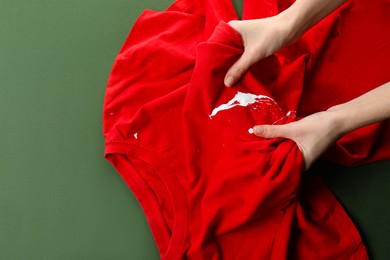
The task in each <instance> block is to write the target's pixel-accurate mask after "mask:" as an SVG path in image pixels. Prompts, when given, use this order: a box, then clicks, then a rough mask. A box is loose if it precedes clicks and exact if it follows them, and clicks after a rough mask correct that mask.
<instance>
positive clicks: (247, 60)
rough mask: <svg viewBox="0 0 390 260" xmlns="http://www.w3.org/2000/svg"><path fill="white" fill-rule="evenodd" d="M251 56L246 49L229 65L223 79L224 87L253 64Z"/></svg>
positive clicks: (233, 82)
mask: <svg viewBox="0 0 390 260" xmlns="http://www.w3.org/2000/svg"><path fill="white" fill-rule="evenodd" d="M252 57H253V55H250V54H249V53H248V52H247V51H244V53H243V54H242V56H241V57H240V58H239V59H238V60H237V61H236V63H234V64H233V66H232V67H230V69H229V70H228V72H227V73H226V76H225V80H224V83H225V86H226V87H231V86H233V85H234V84H235V83H236V82H237V81H238V80H239V79H240V78H241V77H242V76H243V75H244V73H245V72H246V71H247V70H248V69H249V67H250V66H252V65H253V63H254V60H253V58H252Z"/></svg>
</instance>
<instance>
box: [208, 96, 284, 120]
mask: <svg viewBox="0 0 390 260" xmlns="http://www.w3.org/2000/svg"><path fill="white" fill-rule="evenodd" d="M261 102H268V103H269V102H272V103H273V104H275V105H276V106H278V104H277V103H276V102H275V100H273V99H272V98H270V97H268V96H264V95H254V94H251V93H242V92H239V91H238V92H237V94H236V95H235V96H234V97H233V99H231V100H230V101H229V102H228V103H226V104H222V105H220V106H219V107H217V108H214V110H213V111H212V112H211V115H210V118H211V117H213V116H215V115H216V114H217V113H218V112H220V111H223V110H228V109H231V108H233V107H236V106H242V107H246V106H248V105H252V104H255V103H261ZM278 107H279V106H278Z"/></svg>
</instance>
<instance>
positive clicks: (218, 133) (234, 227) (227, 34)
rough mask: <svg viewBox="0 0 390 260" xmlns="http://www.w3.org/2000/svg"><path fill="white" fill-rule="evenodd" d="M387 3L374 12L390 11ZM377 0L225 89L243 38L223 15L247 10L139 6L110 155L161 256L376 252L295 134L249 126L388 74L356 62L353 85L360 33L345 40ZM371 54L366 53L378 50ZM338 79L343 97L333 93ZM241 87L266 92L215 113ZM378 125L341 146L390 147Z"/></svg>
mask: <svg viewBox="0 0 390 260" xmlns="http://www.w3.org/2000/svg"><path fill="white" fill-rule="evenodd" d="M281 2H283V5H282V4H281V3H280V4H279V3H277V2H274V1H266V0H252V1H249V0H247V1H245V3H244V15H243V17H244V18H246V19H249V18H256V17H266V16H270V15H275V14H277V13H278V12H280V11H281V10H283V9H284V8H286V7H287V6H288V5H286V2H285V1H281ZM379 2H380V1H379ZM381 3H382V4H383V8H381V9H378V10H376V11H375V13H380V12H382V11H383V12H386V10H388V4H386V2H385V1H382V2H381ZM371 4H372V3H365V2H364V1H356V2H349V3H348V4H346V5H344V6H343V7H342V8H340V9H339V10H338V11H337V12H335V13H334V14H332V15H331V16H329V17H328V18H327V19H325V20H324V21H322V22H321V23H320V24H318V25H316V26H315V27H314V28H313V29H311V30H310V31H309V32H308V33H307V34H306V35H305V36H304V37H303V38H302V39H301V40H299V41H298V42H297V43H296V44H294V45H292V46H289V47H288V48H285V49H284V50H283V51H280V52H279V53H277V54H275V55H273V56H272V57H269V58H267V59H264V60H262V61H260V62H259V63H257V64H255V65H254V66H253V67H252V68H251V69H250V71H248V73H246V75H245V76H244V77H243V79H242V80H241V81H240V82H238V83H237V85H236V86H235V87H233V88H225V87H224V85H223V78H224V75H225V74H226V71H227V70H228V68H229V67H230V66H231V65H232V64H233V63H234V61H236V60H237V59H238V58H239V56H240V55H241V54H242V52H243V46H242V42H241V38H240V35H239V34H238V33H237V32H235V31H234V30H233V29H232V28H231V27H229V26H228V25H227V24H226V23H225V22H226V21H229V20H232V19H236V18H237V17H236V15H235V12H234V9H233V7H232V5H231V3H230V1H227V0H219V1H217V0H214V1H212V0H204V1H199V0H182V1H176V2H175V3H174V4H173V5H172V6H171V7H170V8H168V10H167V11H164V12H155V11H145V12H144V13H143V14H142V15H141V17H140V18H139V19H138V20H137V22H136V24H135V25H134V27H133V29H132V31H131V33H130V35H129V37H128V39H127V40H126V42H125V44H124V45H123V47H122V49H121V51H120V53H119V54H118V56H117V58H116V60H115V63H114V66H113V69H112V71H111V74H110V78H109V81H108V86H107V92H106V98H105V105H104V135H105V138H106V150H105V156H106V158H107V159H108V160H109V161H110V162H111V163H112V164H113V165H114V166H115V168H116V169H117V170H118V172H119V173H120V174H121V176H122V177H123V178H124V180H125V181H126V183H127V184H128V185H129V187H130V188H131V189H132V191H133V192H134V194H135V195H136V197H137V198H138V200H139V202H140V204H141V206H142V207H143V209H144V211H145V215H146V217H147V220H148V223H149V225H150V228H151V231H152V233H153V236H154V238H155V241H156V244H157V246H158V248H159V250H160V253H161V258H162V259H367V258H368V257H367V253H366V250H365V247H364V245H363V243H362V241H361V238H360V236H359V234H358V232H357V230H356V228H355V227H354V225H353V223H352V221H351V220H350V219H349V217H348V216H347V214H346V213H345V212H344V210H343V209H342V207H341V206H340V204H339V203H338V202H337V200H336V199H335V198H334V197H333V196H332V194H331V193H330V192H329V191H328V189H327V188H326V186H325V185H324V184H323V182H322V181H321V179H317V178H309V179H307V180H306V179H305V180H302V178H301V172H302V156H301V153H300V151H299V149H298V148H297V146H296V145H295V143H294V142H293V141H291V140H285V139H280V138H278V139H270V140H267V139H261V138H257V137H255V136H254V135H251V134H250V133H249V132H248V129H249V128H250V127H252V126H253V125H255V124H262V123H268V124H272V123H277V124H282V123H286V122H289V121H293V120H295V116H296V114H298V116H303V115H306V114H309V113H312V112H315V111H319V110H322V109H326V108H327V107H329V106H330V105H332V104H335V103H337V102H340V101H343V100H347V99H348V98H352V97H354V96H356V95H357V94H358V93H361V92H362V91H367V90H368V89H370V88H374V87H376V86H379V83H383V81H385V80H390V78H389V73H388V72H386V71H385V70H384V69H382V70H379V71H378V69H375V68H370V69H371V70H372V71H370V72H368V73H367V74H364V73H358V74H356V75H355V74H354V77H360V78H361V80H358V79H356V82H361V83H362V84H361V85H358V86H356V89H352V88H348V89H345V88H344V85H345V84H347V83H348V79H346V78H345V71H346V70H347V68H345V67H344V66H345V64H344V63H348V61H344V59H347V58H349V57H350V56H351V55H352V54H351V53H352V50H349V49H348V48H351V49H353V47H351V43H353V44H356V43H355V40H356V39H355V38H354V37H353V33H356V32H351V33H350V36H349V37H346V39H344V40H342V39H343V35H344V34H343V33H341V32H340V30H341V28H344V27H345V28H349V29H348V30H352V29H354V27H353V23H355V22H356V20H358V19H357V18H356V16H358V14H359V13H360V12H363V11H364V10H373V9H367V8H371V7H370V6H371ZM386 8H387V9H386ZM350 13H353V15H349V14H350ZM344 16H345V17H346V19H344ZM382 18H383V19H382V20H381V19H377V18H375V19H377V20H378V21H377V22H378V24H376V23H374V25H376V26H377V27H376V28H375V29H376V30H378V33H379V31H380V30H382V31H386V30H388V29H387V28H390V27H389V25H390V24H389V21H386V19H384V16H383V17H382ZM375 21H376V20H375ZM351 24H352V25H351ZM356 26H360V23H357V25H356ZM355 29H356V28H355ZM363 29H364V30H370V29H369V26H368V25H367V26H366V27H363ZM359 30H361V28H360V27H359ZM359 32H360V31H359ZM367 33H368V32H367ZM360 34H361V33H359V34H358V35H360ZM368 34H369V33H368ZM385 37H387V38H388V36H384V38H385ZM360 40H361V39H360ZM343 41H346V43H343V44H341V43H340V44H339V43H338V42H343ZM361 41H363V42H365V44H368V43H370V44H371V40H370V39H366V40H361ZM348 42H349V43H350V45H348V44H347V43H348ZM389 42H390V40H388V39H387V41H384V42H382V45H381V46H385V45H386V44H387V45H388V44H389ZM352 46H358V47H361V44H360V43H359V44H356V45H352ZM339 48H344V49H345V52H339V50H340V49H339ZM375 48H377V49H378V50H379V49H380V48H382V49H384V47H380V48H379V46H377V47H375ZM355 51H356V49H355ZM329 53H332V54H329ZM383 53H384V54H385V55H387V56H386V57H387V59H386V57H385V56H383V57H380V56H375V57H373V59H374V60H377V61H378V60H380V61H381V62H382V63H379V64H384V63H386V62H388V61H389V60H390V59H389V57H390V55H388V51H384V52H383ZM328 55H330V57H331V58H329V59H327V56H328ZM359 55H360V59H362V60H363V61H366V60H368V58H369V57H372V53H359ZM365 55H368V56H365ZM356 64H357V65H356V66H357V67H358V65H359V64H361V66H363V65H362V64H363V63H359V62H357V63H356ZM364 64H365V63H364ZM375 64H377V63H375ZM338 66H340V69H337V67H338ZM366 69H367V68H366ZM330 70H332V71H335V72H334V73H333V74H332V75H333V76H330V74H329V73H327V71H330ZM355 70H356V71H357V69H355ZM355 70H354V71H355ZM342 71H344V73H343V72H342ZM373 73H377V74H375V75H377V76H376V77H375V78H373V79H370V78H367V75H369V76H372V75H373ZM379 75H380V76H379ZM386 77H387V78H386ZM354 81H355V78H354ZM319 82H320V83H321V84H322V85H320V86H319V87H318V91H317V90H316V88H317V84H319ZM346 82H347V83H346ZM363 83H364V84H363ZM366 83H367V84H366ZM377 83H378V84H377ZM348 84H349V83H348ZM363 85H364V86H363ZM327 86H328V88H326V87H327ZM329 86H332V88H329ZM347 86H349V85H347ZM360 87H361V88H360ZM363 87H364V88H365V89H364V90H362V88H363ZM330 89H331V91H332V92H331V93H332V97H333V98H331V99H329V98H328V97H324V95H325V94H327V95H329V93H328V91H330ZM240 93H241V94H240ZM245 94H246V95H247V96H245ZM237 95H238V96H240V95H241V96H240V97H242V95H244V96H245V97H246V98H253V96H250V95H255V96H257V98H255V99H253V100H252V101H251V102H249V104H248V105H247V106H244V105H243V104H241V106H240V105H239V104H238V101H236V102H234V103H231V105H236V106H234V107H231V108H230V109H226V110H221V111H219V112H218V113H216V114H214V115H213V112H214V111H215V110H214V109H217V108H221V105H222V106H223V105H227V104H229V101H232V100H233V101H234V99H235V98H236V97H237ZM260 95H264V96H267V97H269V98H262V96H260ZM309 100H310V101H309ZM313 100H314V101H313ZM241 101H242V100H241ZM241 101H240V102H241ZM244 101H245V102H247V101H248V100H244ZM245 102H244V103H245ZM376 127H377V128H376ZM376 127H374V128H372V127H371V128H370V127H368V128H366V130H364V133H365V134H366V135H367V136H369V137H370V138H371V139H370V140H371V142H369V143H368V144H369V145H367V144H366V143H365V142H363V145H361V146H359V145H356V144H360V141H359V140H360V138H361V136H360V135H359V132H358V131H357V132H355V133H352V134H350V135H349V136H348V137H346V138H345V139H342V140H341V141H340V142H339V143H338V145H337V146H336V148H334V149H335V151H336V152H335V153H334V155H336V156H332V155H333V154H330V155H329V158H330V159H332V160H334V161H338V162H342V163H346V164H353V163H359V162H365V161H373V160H377V159H389V158H390V154H389V149H386V147H387V148H388V145H389V142H388V139H384V138H386V136H388V135H389V131H388V130H387V128H386V127H387V124H386V123H382V124H377V126H376ZM378 129H380V130H378ZM377 131H381V135H378V134H377V133H378V132H377ZM379 140H380V142H381V143H380V145H378V143H376V144H375V145H374V146H373V145H372V143H373V142H379ZM383 140H387V142H384V141H383ZM354 144H355V145H354ZM373 148H375V149H373ZM356 154H360V155H361V154H365V155H367V154H369V156H364V157H359V156H356ZM340 158H341V159H340Z"/></svg>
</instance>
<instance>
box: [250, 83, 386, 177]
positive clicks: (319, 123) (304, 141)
mask: <svg viewBox="0 0 390 260" xmlns="http://www.w3.org/2000/svg"><path fill="white" fill-rule="evenodd" d="M389 100H390V82H387V83H385V84H383V85H381V86H380V87H378V88H375V89H373V90H371V91H369V92H367V93H366V94H364V95H362V96H360V97H357V98H355V99H353V100H351V101H349V102H346V103H343V104H340V105H337V106H333V107H331V108H329V109H328V110H326V111H321V112H318V113H314V114H312V115H310V116H307V117H305V118H303V119H301V120H299V121H295V122H292V123H288V124H284V125H258V126H254V127H253V132H254V134H255V135H257V136H259V137H264V138H274V137H283V138H288V139H291V140H293V141H295V143H296V144H297V145H298V147H299V148H300V150H301V151H302V154H303V158H304V162H305V169H308V168H310V166H311V165H312V164H313V163H314V162H315V160H316V159H318V157H320V156H321V154H322V153H323V152H324V151H325V150H326V149H327V148H328V147H329V146H331V145H332V144H333V143H334V142H336V141H337V140H338V139H339V138H340V137H342V136H343V135H344V134H346V133H348V132H350V131H353V130H355V129H357V128H360V127H362V126H366V125H369V124H372V123H375V122H379V121H383V120H386V119H389V118H390V102H389ZM362 107H364V109H362Z"/></svg>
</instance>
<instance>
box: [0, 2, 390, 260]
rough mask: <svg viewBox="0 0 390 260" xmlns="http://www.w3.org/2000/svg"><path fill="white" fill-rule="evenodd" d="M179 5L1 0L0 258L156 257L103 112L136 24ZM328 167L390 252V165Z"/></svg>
mask: <svg viewBox="0 0 390 260" xmlns="http://www.w3.org/2000/svg"><path fill="white" fill-rule="evenodd" d="M170 3H171V1H166V0H165V1H153V0H149V1H145V0H144V1H135V0H132V1H131V0H114V1H109V0H94V1H92V0H66V1H59V0H58V1H55V0H36V1H29V0H1V2H0V124H1V127H0V259H72V260H73V259H74V260H76V259H158V258H159V255H158V251H157V248H156V246H155V244H154V242H153V239H152V235H151V233H150V231H149V228H148V226H147V223H146V220H145V218H144V215H143V212H142V210H141V208H140V206H139V204H138V202H137V201H136V199H135V198H134V196H133V194H132V193H131V191H130V190H129V189H128V188H127V186H126V184H125V183H124V181H122V179H121V177H120V176H119V175H118V174H117V173H116V171H115V170H114V169H113V168H112V166H111V165H110V164H109V163H107V162H106V161H105V160H104V159H103V149H104V146H103V142H104V140H103V137H102V126H101V124H102V123H101V112H102V105H103V98H104V92H105V84H106V81H107V77H108V74H109V71H110V68H111V66H112V63H113V60H114V58H115V56H116V54H117V52H118V51H119V48H120V47H121V45H122V43H123V41H124V40H125V38H126V36H127V34H128V31H129V30H130V28H131V26H132V24H133V22H134V21H135V19H136V18H137V17H138V15H139V14H140V13H141V12H142V10H143V9H145V8H149V9H158V10H163V9H165V8H166V7H167V6H168V5H169V4H170ZM239 3H240V1H235V6H236V7H240V4H239ZM320 167H321V169H326V170H327V172H329V174H327V182H328V183H329V184H330V186H331V187H332V189H333V190H334V191H335V193H336V195H337V196H338V197H339V198H340V200H341V201H342V203H343V204H344V205H345V207H346V208H347V210H348V211H349V212H350V213H351V215H352V217H353V219H354V220H355V221H356V222H357V224H358V226H359V228H360V230H361V231H362V234H363V235H364V237H365V239H366V241H367V242H368V244H367V245H368V247H369V250H370V252H371V254H372V255H373V256H374V257H373V259H390V258H389V254H390V253H389V252H390V250H388V249H387V247H388V245H389V244H390V243H389V242H390V241H389V240H390V230H389V223H388V222H389V218H390V209H389V203H388V200H389V198H390V193H389V190H388V187H389V184H390V174H389V173H390V163H388V162H387V163H377V164H373V165H367V166H364V167H359V168H356V169H348V170H347V169H344V168H340V167H336V166H332V165H327V164H326V165H320Z"/></svg>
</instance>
